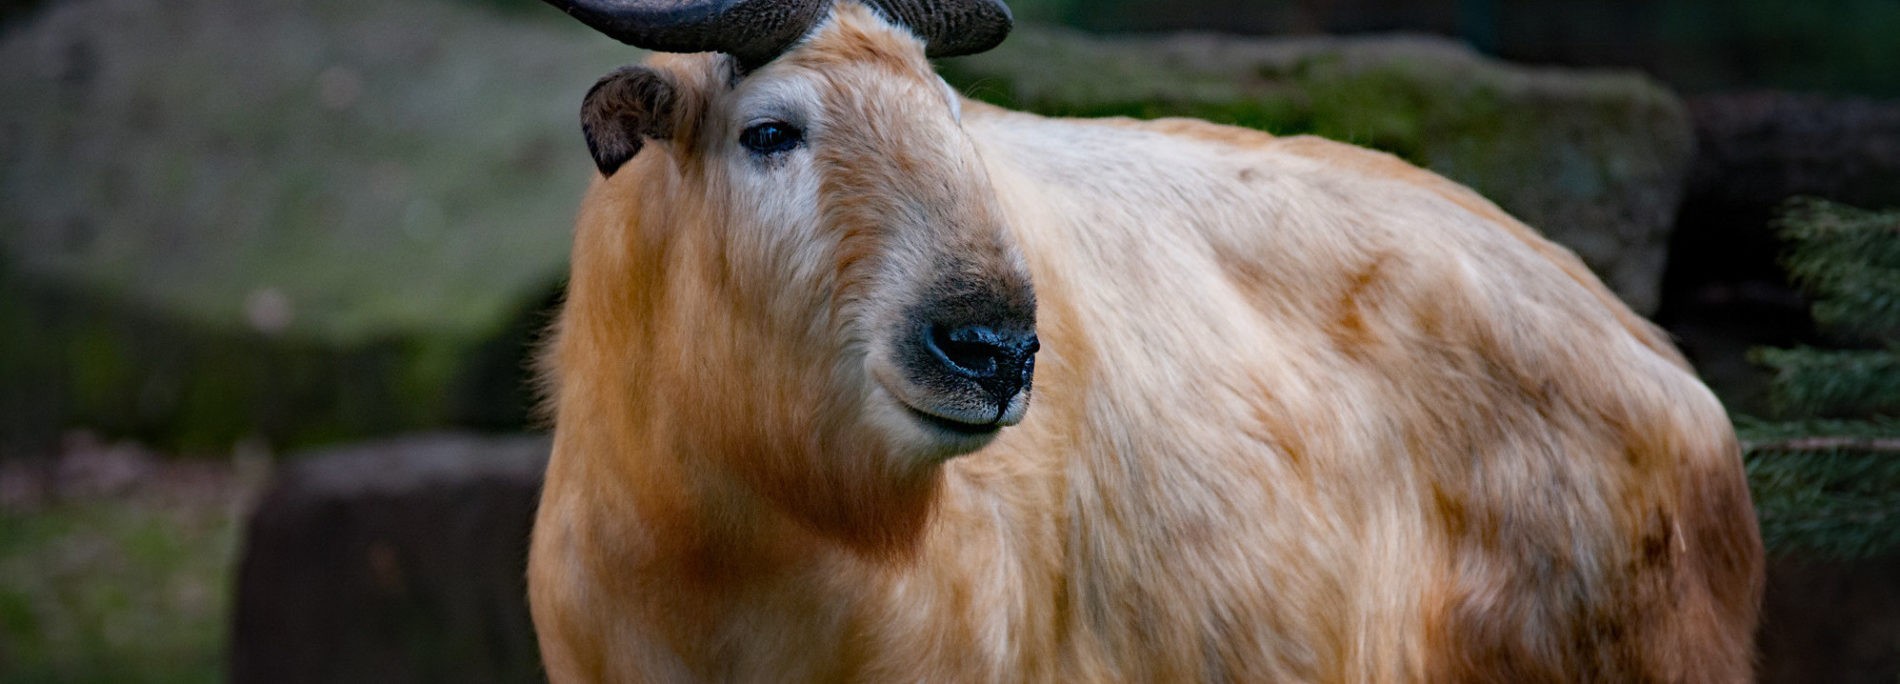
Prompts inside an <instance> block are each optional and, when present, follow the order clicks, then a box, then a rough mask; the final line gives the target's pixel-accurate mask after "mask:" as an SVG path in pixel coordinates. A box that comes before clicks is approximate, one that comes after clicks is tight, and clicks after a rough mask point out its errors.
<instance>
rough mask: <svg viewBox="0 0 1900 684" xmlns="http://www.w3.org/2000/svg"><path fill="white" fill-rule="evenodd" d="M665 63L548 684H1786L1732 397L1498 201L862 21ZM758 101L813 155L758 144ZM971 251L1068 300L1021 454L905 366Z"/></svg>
mask: <svg viewBox="0 0 1900 684" xmlns="http://www.w3.org/2000/svg"><path fill="white" fill-rule="evenodd" d="M654 65H655V66H656V67H658V68H660V69H663V70H666V71H667V72H668V73H671V74H673V75H674V77H675V79H676V80H677V81H678V84H679V85H680V87H681V89H682V90H683V91H685V92H688V93H690V97H689V98H688V99H689V100H690V102H689V103H688V105H687V108H686V109H687V111H688V112H689V113H690V114H691V116H692V118H691V120H690V121H688V122H686V123H685V125H683V126H682V127H681V130H680V131H679V133H678V135H676V136H675V139H674V140H668V141H651V142H652V144H651V145H649V146H648V147H647V148H646V149H645V150H644V151H642V152H640V153H639V154H638V155H637V156H636V157H635V158H634V159H633V160H632V161H631V162H629V163H628V164H627V165H626V166H625V167H623V168H622V169H620V170H619V171H618V172H617V173H615V174H614V175H612V176H611V177H607V178H603V179H601V180H599V181H598V182H596V183H595V185H594V187H593V188H592V189H591V190H590V192H589V193H588V196H587V199H586V202H585V204H584V207H583V210H582V215H581V219H580V222H579V228H578V231H577V234H576V237H575V249H574V266H573V269H574V270H573V277H572V280H571V283H570V289H569V299H568V302H567V305H566V309H565V311H564V312H563V314H562V316H561V319H560V324H559V326H558V329H557V335H556V338H555V340H554V342H553V344H552V346H551V348H550V350H549V358H548V365H549V367H550V369H551V374H552V375H553V376H554V378H555V380H556V384H555V389H554V390H553V392H552V402H553V408H554V411H555V414H556V425H557V427H556V436H555V451H554V456H553V460H552V462H551V463H550V465H549V468H548V479H547V484H546V490H545V493H544V494H543V500H542V505H541V510H540V515H539V518H538V520H537V522H536V527H535V532H534V545H533V551H532V557H531V567H530V572H529V581H530V588H531V594H532V596H531V598H532V604H533V609H534V610H533V612H534V618H535V624H536V627H537V630H538V631H539V635H540V639H541V644H542V650H543V654H544V656H545V660H546V663H547V668H548V674H549V676H550V678H551V679H553V680H554V681H556V682H593V681H602V682H631V681H706V680H717V681H773V682H778V681H870V682H887V681H903V682H961V681H973V682H1016V681H1056V682H1076V681H1130V682H1163V681H1166V682H1174V681H1249V682H1257V681H1280V682H1298V681H1314V682H1367V681H1432V682H1445V681H1498V682H1541V681H1552V682H1555V681H1616V682H1634V681H1708V682H1733V681H1743V680H1747V679H1750V678H1751V676H1752V675H1751V672H1750V658H1751V652H1752V645H1751V635H1752V633H1753V629H1754V624H1755V619H1756V606H1757V602H1758V599H1759V596H1760V590H1761V549H1760V541H1759V538H1758V537H1757V534H1756V532H1755V524H1754V514H1753V511H1752V508H1751V507H1750V505H1749V498H1748V494H1747V490H1746V488H1745V485H1744V482H1743V477H1742V469H1741V463H1740V460H1739V457H1738V449H1737V446H1736V442H1735V438H1734V435H1733V432H1732V429H1731V427H1730V425H1729V423H1728V421H1727V418H1726V416H1725V414H1724V412H1723V409H1722V407H1721V405H1720V404H1718V403H1717V402H1716V400H1715V398H1714V397H1713V396H1711V395H1710V393H1709V392H1708V390H1707V389H1705V388H1704V387H1703V386H1702V385H1701V384H1700V383H1699V382H1697V380H1696V379H1695V377H1694V376H1693V375H1692V374H1691V373H1690V372H1689V371H1688V370H1687V368H1686V366H1685V364H1684V363H1683V361H1682V359H1681V358H1680V357H1679V356H1678V355H1677V354H1676V352H1675V351H1674V350H1673V349H1672V348H1671V347H1670V346H1669V344H1668V343H1667V342H1666V341H1665V340H1664V338H1663V337H1662V335H1660V334H1659V333H1658V332H1657V331H1656V330H1655V329H1654V328H1653V327H1651V326H1650V325H1649V324H1647V323H1646V322H1644V321H1642V320H1641V319H1639V318H1638V317H1636V316H1635V315H1633V314H1632V313H1630V311H1629V310H1628V309H1626V308H1625V307H1624V306H1623V305H1622V304H1620V303H1619V302H1617V301H1616V300H1615V299H1614V298H1613V297H1612V296H1611V295H1610V294H1609V293H1608V292H1607V290H1606V289H1605V288H1604V287H1603V286H1602V284H1601V283H1599V282H1598V281H1597V280H1596V279H1595V278H1594V277H1593V276H1591V275H1590V274H1589V273H1588V272H1587V271H1586V270H1585V269H1584V268H1583V266H1582V265H1581V264H1580V263H1579V262H1578V261H1577V259H1576V258H1575V257H1573V256H1572V255H1571V254H1570V253H1569V252H1567V251H1565V250H1563V249H1562V248H1560V247H1557V246H1555V245H1553V244H1551V243H1549V242H1547V241H1545V240H1543V239H1542V238H1540V237H1538V236H1537V235H1536V234H1535V233H1534V232H1532V231H1531V230H1530V229H1528V228H1526V227H1525V226H1523V225H1522V224H1520V223H1518V222H1517V221H1515V220H1513V219H1511V218H1510V217H1509V216H1506V215H1505V214H1503V213H1502V212H1501V211H1499V210H1498V209H1497V208H1496V207H1495V206H1493V205H1492V204H1490V203H1489V202H1487V201H1485V200H1483V199H1482V198H1480V197H1478V196H1477V195H1475V194H1473V193H1471V192H1470V191H1468V190H1466V189H1464V188H1462V187H1459V186H1456V185H1454V184H1452V183H1450V182H1448V181H1445V180H1444V179H1441V178H1439V177H1437V176H1434V175H1432V174H1430V173H1427V172H1424V171H1420V170H1418V169H1416V168H1413V167H1411V166H1408V165H1406V164H1404V163H1403V162H1400V161H1398V160H1396V159H1394V158H1392V157H1390V156H1387V155H1384V154H1379V153H1375V152H1369V151H1365V150H1361V149H1358V148H1353V147H1349V146H1346V145H1341V144H1338V143H1332V142H1327V141H1323V140H1319V139H1314V138H1307V137H1296V138H1275V137H1271V136H1268V135H1265V134H1261V133H1256V132H1252V131H1246V130H1241V129H1236V128H1230V127H1223V126H1215V125H1211V124H1206V123H1202V122H1196V121H1186V120H1162V121H1154V122H1137V121H1131V120H1123V119H1114V120H1068V119H1047V118H1042V117H1037V116H1032V115H1028V114H1019V113H1012V112H1008V111H1004V110H1000V109H997V108H994V107H990V106H986V105H983V104H980V103H976V102H961V103H958V102H956V101H954V100H952V101H949V102H946V101H945V98H944V90H943V86H942V85H941V82H940V81H939V80H938V79H937V78H936V77H935V75H934V74H932V73H931V72H930V70H929V65H928V64H927V63H926V62H925V61H924V59H923V57H922V46H921V45H919V44H918V42H917V41H916V40H915V39H914V38H912V37H910V36H909V35H908V34H906V33H904V32H902V31H901V30H897V29H893V28H891V27H890V26H889V25H887V24H885V23H884V22H883V21H882V20H880V19H878V18H876V17H875V16H874V15H873V14H871V13H870V12H869V11H867V10H864V9H862V8H860V7H858V6H856V5H854V4H845V5H843V6H841V7H839V8H838V9H837V10H836V11H835V14H834V16H833V17H832V19H831V20H830V21H829V22H827V23H826V24H824V25H823V26H822V27H821V29H819V30H818V31H817V32H816V33H815V34H814V35H813V36H812V37H810V38H809V39H808V40H807V41H806V43H804V44H802V45H801V46H800V47H798V48H796V49H795V50H793V51H792V52H791V53H789V54H787V55H786V56H784V57H782V58H780V59H779V60H778V61H776V62H774V63H772V64H771V65H768V66H767V67H765V68H764V69H762V70H760V71H759V72H756V73H753V74H750V75H747V76H746V77H744V78H742V79H739V80H738V81H737V82H736V86H735V85H732V84H729V83H728V82H727V80H726V78H725V75H724V73H723V71H722V70H721V68H720V65H721V63H720V61H719V60H718V59H715V58H713V57H710V56H703V55H702V56H689V57H661V58H656V59H655V61H654ZM959 106H960V107H961V113H960V119H959V114H958V113H957V111H956V108H957V107H959ZM761 112H766V113H773V114H772V115H773V116H796V117H802V119H801V123H802V124H803V125H805V126H807V127H808V131H809V137H808V139H809V143H808V145H807V147H806V148H803V149H800V150H797V151H795V152H793V153H790V154H788V155H787V156H785V157H784V158H783V159H781V160H780V161H779V162H776V163H777V164H778V166H762V165H761V164H759V163H758V160H756V159H754V158H752V157H748V156H747V154H746V153H745V152H744V151H743V150H741V149H740V148H739V147H737V145H736V143H735V142H734V141H735V140H736V138H737V137H738V133H739V131H740V130H743V128H744V127H745V126H746V125H748V123H749V122H750V120H751V118H752V117H755V116H758V115H760V113H761ZM946 254H950V255H963V256H968V257H969V258H970V262H969V263H972V264H977V265H978V266H977V267H979V268H980V269H981V270H982V272H983V273H984V274H985V275H986V276H989V277H995V278H1021V277H1027V278H1030V279H1031V280H1032V281H1033V284H1034V287H1035V291H1036V297H1037V301H1038V308H1037V320H1038V326H1037V328H1038V333H1039V335H1040V337H1041V340H1042V346H1043V351H1042V352H1041V354H1039V355H1038V356H1037V361H1036V363H1037V370H1036V375H1035V391H1034V399H1033V402H1032V403H1031V405H1030V406H1029V410H1028V413H1027V416H1026V418H1025V420H1024V421H1023V422H1022V423H1021V424H1020V425H1018V426H1015V427H1011V428H1006V429H1004V430H1003V431H1002V432H1001V434H1000V436H998V437H997V438H995V439H994V440H993V441H982V440H978V441H975V442H970V443H961V444H949V443H944V442H942V441H941V438H940V437H933V436H932V434H930V433H927V432H925V431H922V430H920V429H919V428H918V427H917V426H915V425H913V424H911V423H908V422H906V421H907V420H908V418H907V417H906V416H905V415H904V414H903V413H901V412H899V411H896V410H895V409H893V404H892V402H891V397H890V396H889V391H890V390H889V388H887V387H886V386H885V384H884V383H880V382H879V380H878V378H877V376H878V373H879V371H878V369H879V368H880V365H879V364H880V363H884V362H883V361H881V360H880V359H881V358H882V357H881V356H880V355H881V354H884V353H885V352H883V351H882V350H883V349H884V347H885V345H889V344H891V339H890V337H891V335H892V333H891V332H890V330H891V329H892V328H891V326H890V320H891V318H892V317H894V316H897V315H898V313H897V311H896V310H895V308H894V307H895V306H897V303H899V302H904V301H907V300H908V299H909V298H914V297H916V296H918V293H919V292H920V290H919V288H920V287H922V284H921V282H920V281H922V280H925V279H927V278H928V277H931V276H932V275H934V271H933V270H932V269H933V268H936V267H935V266H933V265H932V264H933V263H934V261H933V260H935V259H937V258H938V257H941V256H943V255H946ZM972 255H973V256H972ZM972 449H974V450H973V451H972ZM964 452H968V453H964ZM959 453H962V454H963V455H961V456H956V454H959ZM952 456H954V457H952ZM946 458H947V459H948V460H945V459H946Z"/></svg>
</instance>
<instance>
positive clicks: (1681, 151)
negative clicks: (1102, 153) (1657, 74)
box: [943, 27, 1692, 313]
mask: <svg viewBox="0 0 1900 684" xmlns="http://www.w3.org/2000/svg"><path fill="white" fill-rule="evenodd" d="M943 66H944V72H945V74H946V76H947V77H948V78H949V79H950V80H951V82H952V83H953V84H956V85H959V86H961V87H963V88H964V89H965V90H966V91H967V92H969V93H970V94H971V95H973V96H975V97H979V98H982V99H985V100H989V101H992V102H996V103H998V104H1002V105H1004V106H1010V107H1016V108H1023V109H1030V110H1034V111H1038V112H1043V113H1047V114H1052V115H1070V116H1104V115H1126V116H1135V117H1144V118H1146V117H1158V116H1192V117H1199V118H1204V119H1209V120H1212V121H1216V122H1221V123H1232V124H1239V125H1243V126H1249V127H1253V128H1259V129H1262V130H1265V131H1268V132H1270V133H1275V134H1295V133H1316V134H1319V135H1322V136H1326V137H1329V138H1334V139H1337V140H1342V141H1346V142H1351V143H1356V144H1360V145H1364V146H1367V147H1372V148H1375V149H1380V150H1385V151H1387V152H1391V153H1394V154H1397V155H1399V156H1400V157H1403V158H1405V159H1407V160H1410V161H1412V162H1414V163H1417V164H1419V165H1421V166H1425V167H1427V168H1430V169H1432V170H1434V171H1437V172H1439V173H1441V174H1444V175H1445V176H1448V177H1450V178H1451V179H1453V180H1456V181H1459V182H1461V183H1464V184H1466V185H1469V186H1471V187H1472V188H1474V189H1476V190H1477V191H1479V192H1480V193H1483V194H1484V195H1485V196H1487V197H1489V198H1491V199H1492V200H1494V201H1496V202H1497V203H1498V204H1499V205H1501V206H1503V207H1504V209H1505V210H1507V211H1509V212H1511V213H1512V214H1515V215H1517V216H1518V217H1520V218H1522V219H1524V220H1525V221H1526V222H1527V223H1530V224H1531V225H1532V226H1534V227H1536V228H1538V229H1540V230H1542V231H1544V233H1545V234H1546V235H1548V236H1550V237H1551V238H1552V239H1554V240H1556V241H1558V242H1560V243H1563V244H1564V245H1566V246H1568V247H1570V248H1571V249H1572V250H1574V251H1576V252H1577V254H1578V255H1579V256H1581V257H1583V260H1584V262H1585V263H1587V264H1589V265H1590V267H1591V268H1593V269H1595V271H1596V272H1597V274H1598V275H1599V276H1601V277H1602V278H1603V280H1604V281H1605V282H1606V283H1608V284H1609V286H1610V287H1611V289H1613V290H1615V291H1616V293H1617V294H1618V295H1620V296H1621V297H1622V298H1623V299H1624V301H1626V302H1628V303H1629V304H1630V305H1631V306H1632V307H1633V308H1635V309H1636V310H1637V311H1639V312H1643V313H1650V312H1653V311H1654V310H1655V307H1656V303H1657V296H1658V292H1659V287H1660V284H1661V278H1662V268H1663V263H1664V260H1665V256H1666V254H1665V249H1666V244H1667V240H1668V231H1669V226H1670V223H1671V220H1672V219H1673V218H1674V216H1675V212H1676V204H1677V201H1678V200H1679V199H1680V197H1681V189H1682V178H1683V175H1684V173H1685V171H1686V169H1687V167H1688V163H1689V157H1690V152H1691V144H1692V139H1691V134H1690V127H1689V123H1688V117H1687V115H1686V113H1685V112H1684V110H1683V107H1682V104H1681V102H1680V101H1679V100H1677V99H1676V97H1675V96H1673V95H1671V94H1670V93H1669V92H1668V91H1666V90H1664V89H1662V88H1661V87H1658V86H1657V85H1656V84H1655V83H1653V82H1651V81H1649V80H1648V79H1646V78H1643V77H1641V76H1637V75H1632V74H1620V73H1605V72H1582V71H1567V70H1558V69H1533V68H1526V67H1521V66H1513V65H1509V64H1504V63H1501V62H1497V61H1495V60H1490V59H1486V58H1483V57H1480V56H1478V55H1477V54H1475V53H1473V52H1471V51H1470V50H1469V49H1466V48H1464V47H1462V46H1460V45H1458V44H1455V43H1451V42H1448V41H1444V40H1438V39H1430V38H1422V37H1385V38H1354V39H1340V38H1311V39H1272V40H1266V39H1244V38H1221V37H1213V36H1204V35H1180V36H1170V37H1114V38H1103V37H1093V36H1090V35H1087V34H1083V33H1078V32H1074V31H1068V30H1061V29H1047V28H1031V27H1025V28H1021V29H1019V30H1018V31H1017V32H1016V33H1015V34H1014V35H1012V36H1011V37H1010V39H1009V40H1008V41H1007V42H1005V43H1004V44H1003V45H1002V47H1000V48H998V49H996V50H993V51H991V52H988V53H984V54H981V55H976V56H972V57H966V58H960V59H956V60H949V61H946V62H945V63H944V65H943Z"/></svg>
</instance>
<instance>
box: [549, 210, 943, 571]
mask: <svg viewBox="0 0 1900 684" xmlns="http://www.w3.org/2000/svg"><path fill="white" fill-rule="evenodd" d="M615 180H619V179H615ZM587 218H588V217H586V216H584V217H583V222H582V229H581V231H580V233H579V234H578V235H577V236H576V249H575V254H574V270H573V276H572V279H571V280H570V284H569V289H568V300H567V302H566V305H565V308H564V310H563V313H562V319H561V324H560V327H559V336H558V338H557V340H556V342H555V345H554V346H553V347H552V349H551V351H552V352H553V355H552V357H551V358H550V361H551V362H552V365H553V367H554V368H555V370H556V372H557V374H558V377H559V378H560V382H559V388H558V391H557V392H556V393H555V397H554V398H555V402H554V409H555V414H556V415H555V418H556V425H557V429H556V441H555V463H553V464H552V465H551V467H550V470H549V481H548V483H547V492H548V494H547V496H550V497H557V496H573V497H577V500H575V501H572V502H570V503H571V505H572V506H573V510H574V511H575V513H577V514H578V515H582V516H586V517H590V518H595V517H598V518H603V520H601V521H600V522H601V524H603V525H607V526H609V527H610V528H619V527H624V526H626V525H629V524H633V525H640V526H643V527H644V528H646V529H648V530H651V531H652V535H651V537H652V538H651V539H650V540H649V541H650V543H651V545H652V546H651V547H650V548H649V549H647V551H648V552H649V553H650V555H651V558H653V559H664V558H718V559H726V560H733V561H745V562H746V563H747V564H749V565H756V564H757V563H758V562H763V561H770V560H771V559H772V558H773V557H775V556H778V555H780V554H789V555H790V556H792V557H798V556H804V555H809V552H811V551H814V550H817V549H816V548H813V547H818V548H826V549H834V550H848V551H851V552H854V553H855V554H857V555H861V556H866V557H868V558H872V559H884V560H896V559H903V558H907V557H909V556H911V555H912V554H914V553H915V551H916V549H917V548H918V546H919V545H920V544H921V542H922V540H923V538H924V536H925V534H926V532H927V528H928V523H929V520H930V518H931V516H932V513H933V511H934V510H935V509H936V507H937V505H938V500H939V499H940V493H941V491H942V489H943V466H942V463H940V462H938V463H923V462H917V461H914V460H907V459H904V458H902V457H900V456H898V455H895V454H893V453H892V450H891V449H890V448H889V447H888V446H887V445H886V444H885V442H884V440H882V439H881V438H879V437H877V436H876V435H875V434H874V433H873V432H871V431H869V430H867V429H865V427H864V425H863V424H862V422H861V421H860V417H859V415H858V413H857V412H856V411H854V410H840V407H854V406H856V403H857V402H858V401H861V399H858V398H857V394H856V393H854V392H852V391H850V390H848V389H839V388H835V387H832V386H831V383H828V382H827V379H826V377H824V376H821V375H820V374H819V373H818V372H816V371H812V370H805V371H802V372H800V371H790V372H788V371H787V370H786V369H813V368H823V367H826V365H827V364H828V362H829V360H822V361H821V362H814V360H813V359H809V358H798V355H799V354H800V353H802V350H801V347H803V345H789V344H785V343H784V341H783V340H775V339H771V336H770V335H769V334H766V333H765V332H764V331H762V330H761V329H760V326H757V325H748V324H745V323H743V322H742V321H745V320H747V319H746V316H745V315H744V313H745V312H740V311H734V307H733V306H732V305H731V304H729V303H728V302H730V301H732V300H733V299H734V298H735V296H734V293H733V292H732V291H731V290H732V288H733V285H732V284H730V283H727V282H724V281H723V280H721V279H719V278H712V277H708V276H707V273H708V272H709V271H710V270H711V269H703V268H701V269H696V268H693V267H692V266H691V265H692V264H696V263H699V260H695V259H691V258H681V257H682V256H685V255H688V254H692V253H694V252H697V251H700V248H701V247H703V246H696V245H693V244H690V243H688V241H687V240H675V241H673V242H671V243H663V244H655V243H653V242H651V241H648V242H647V243H646V244H643V245H637V246H636V245H630V244H626V240H627V238H628V236H637V235H638V234H639V231H638V230H631V231H607V230H602V229H600V226H601V225H603V224H606V223H607V222H594V225H593V226H590V225H589V222H588V221H587ZM623 225H626V224H623ZM590 228H591V229H590ZM590 243H591V244H590ZM682 264H684V265H686V266H682ZM755 556H756V557H755Z"/></svg>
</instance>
